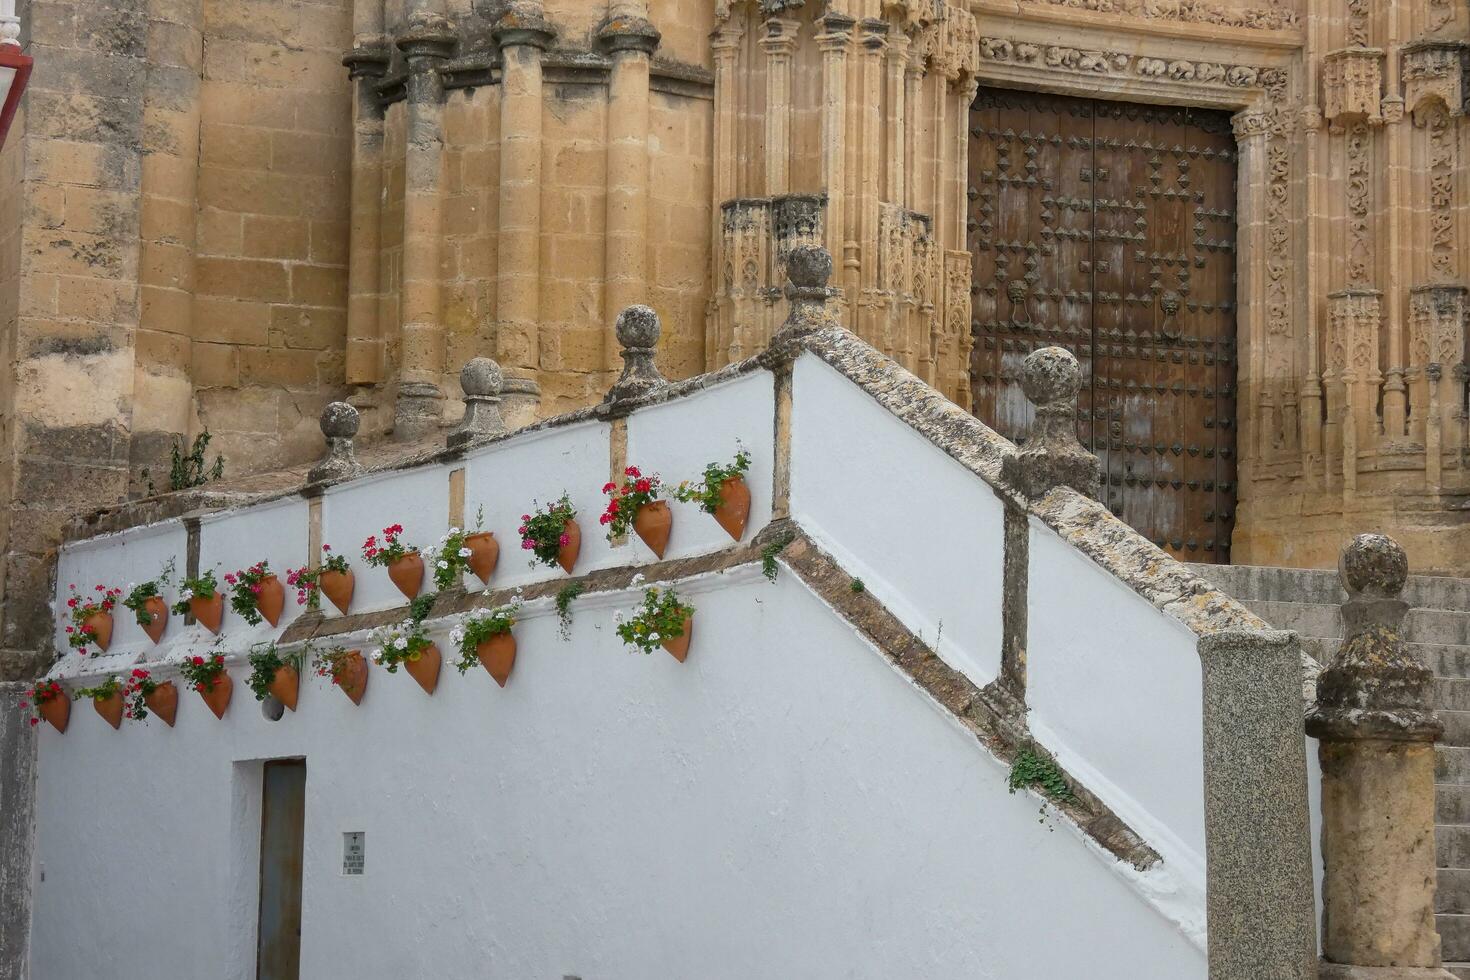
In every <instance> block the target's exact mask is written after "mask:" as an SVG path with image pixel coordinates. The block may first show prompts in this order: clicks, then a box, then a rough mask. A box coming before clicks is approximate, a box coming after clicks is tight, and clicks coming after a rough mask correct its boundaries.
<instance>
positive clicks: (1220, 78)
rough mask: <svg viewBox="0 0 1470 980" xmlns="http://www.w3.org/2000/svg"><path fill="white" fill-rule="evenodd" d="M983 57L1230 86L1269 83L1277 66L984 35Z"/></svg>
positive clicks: (1118, 74)
mask: <svg viewBox="0 0 1470 980" xmlns="http://www.w3.org/2000/svg"><path fill="white" fill-rule="evenodd" d="M980 58H981V60H982V61H998V62H1008V63H1011V64H1016V65H1031V66H1045V67H1046V68H1060V69H1065V70H1068V71H1073V72H1077V73H1080V74H1089V75H1113V76H1127V75H1135V76H1138V77H1141V78H1167V79H1171V80H1173V81H1178V82H1193V83H1196V84H1209V85H1219V86H1225V87H1229V88H1252V87H1257V86H1263V85H1266V84H1268V83H1269V82H1270V81H1271V80H1272V79H1273V78H1274V77H1275V75H1276V74H1277V71H1278V70H1277V69H1269V68H1258V67H1254V66H1252V65H1228V64H1221V63H1219V62H1213V61H1186V60H1183V59H1176V60H1167V59H1164V58H1150V57H1143V56H1135V55H1129V54H1125V53H1123V52H1121V51H1102V50H1096V49H1087V48H1073V47H1067V46H1065V45H1058V44H1033V43H1031V42H1029V41H1014V40H1011V39H1009V38H1003V37H981V38H980Z"/></svg>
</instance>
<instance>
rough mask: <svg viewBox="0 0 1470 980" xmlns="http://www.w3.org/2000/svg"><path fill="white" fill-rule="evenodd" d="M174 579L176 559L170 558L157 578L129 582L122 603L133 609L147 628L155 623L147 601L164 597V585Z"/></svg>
mask: <svg viewBox="0 0 1470 980" xmlns="http://www.w3.org/2000/svg"><path fill="white" fill-rule="evenodd" d="M173 579H174V560H173V559H172V558H170V559H169V560H168V562H167V563H166V564H165V565H164V566H163V570H162V571H160V572H159V573H158V577H157V578H151V579H149V580H148V581H146V582H139V583H137V584H132V583H129V584H128V590H127V591H128V594H127V595H125V596H123V600H122V604H123V606H124V607H126V608H128V609H131V610H132V611H133V618H134V619H136V620H137V621H138V625H139V626H142V627H143V628H144V629H147V628H148V627H149V626H151V625H153V614H152V613H150V612H149V611H148V607H147V602H148V600H149V599H154V598H159V599H161V598H163V588H164V586H167V585H172V584H173Z"/></svg>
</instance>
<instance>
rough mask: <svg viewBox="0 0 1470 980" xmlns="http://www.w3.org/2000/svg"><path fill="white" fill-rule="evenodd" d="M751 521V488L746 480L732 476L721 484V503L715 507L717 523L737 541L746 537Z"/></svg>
mask: <svg viewBox="0 0 1470 980" xmlns="http://www.w3.org/2000/svg"><path fill="white" fill-rule="evenodd" d="M748 520H750V487H748V486H746V485H745V478H744V477H740V476H732V477H730V478H729V479H727V480H725V482H723V483H721V484H720V502H719V504H718V505H717V506H716V507H715V521H716V523H718V524H719V525H720V527H722V528H724V529H725V533H726V534H728V535H730V537H732V538H734V539H735V540H736V541H739V540H740V539H741V538H742V537H744V536H745V523H746V521H748Z"/></svg>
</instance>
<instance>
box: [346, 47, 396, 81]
mask: <svg viewBox="0 0 1470 980" xmlns="http://www.w3.org/2000/svg"><path fill="white" fill-rule="evenodd" d="M390 60H391V57H390V55H389V53H388V45H387V44H386V43H379V44H358V45H356V46H354V47H353V49H352V50H351V51H349V52H347V53H346V54H344V55H343V56H342V64H343V65H345V66H346V68H347V77H348V78H353V79H357V78H382V77H383V76H384V75H386V74H387V73H388V62H389V61H390Z"/></svg>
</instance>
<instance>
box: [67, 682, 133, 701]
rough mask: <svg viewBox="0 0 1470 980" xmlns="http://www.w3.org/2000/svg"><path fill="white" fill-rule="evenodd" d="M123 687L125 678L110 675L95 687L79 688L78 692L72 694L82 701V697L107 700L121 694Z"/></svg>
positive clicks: (74, 697)
mask: <svg viewBox="0 0 1470 980" xmlns="http://www.w3.org/2000/svg"><path fill="white" fill-rule="evenodd" d="M122 689H123V679H122V678H121V677H109V678H107V680H105V681H103V682H102V683H101V684H98V685H97V686H95V687H79V688H77V691H76V693H75V694H73V695H72V699H73V700H77V701H80V700H81V699H82V698H91V699H92V700H93V701H106V700H107V699H108V698H110V697H112V696H113V695H114V694H121V693H122Z"/></svg>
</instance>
